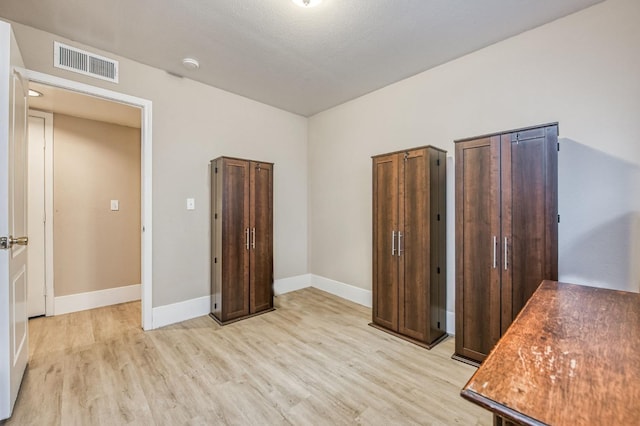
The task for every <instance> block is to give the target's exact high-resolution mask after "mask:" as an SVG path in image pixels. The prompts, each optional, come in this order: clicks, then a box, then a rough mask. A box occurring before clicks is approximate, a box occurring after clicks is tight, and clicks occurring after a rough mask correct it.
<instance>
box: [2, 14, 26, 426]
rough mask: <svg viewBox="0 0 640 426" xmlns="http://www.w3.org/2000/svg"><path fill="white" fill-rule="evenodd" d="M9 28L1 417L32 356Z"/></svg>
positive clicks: (22, 166) (19, 98) (5, 36)
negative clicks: (29, 357)
mask: <svg viewBox="0 0 640 426" xmlns="http://www.w3.org/2000/svg"><path fill="white" fill-rule="evenodd" d="M16 66H19V67H22V66H24V64H23V62H22V58H21V56H20V51H19V50H18V45H17V43H16V40H15V37H14V36H13V31H12V30H11V26H10V25H9V24H7V23H5V22H0V247H3V248H0V419H5V418H8V417H10V416H11V413H12V411H13V405H14V404H15V401H16V397H17V396H18V390H20V383H22V376H23V375H24V370H25V368H26V366H27V359H28V356H29V333H28V332H29V330H28V322H27V247H26V236H27V137H26V136H27V85H26V81H25V80H24V79H23V78H22V76H21V75H20V74H18V73H17V71H16V70H15V69H14V67H16Z"/></svg>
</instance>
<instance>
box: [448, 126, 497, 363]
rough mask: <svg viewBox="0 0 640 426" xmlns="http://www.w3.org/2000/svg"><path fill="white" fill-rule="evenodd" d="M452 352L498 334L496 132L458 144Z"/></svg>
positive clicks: (478, 355) (478, 347) (471, 350)
mask: <svg viewBox="0 0 640 426" xmlns="http://www.w3.org/2000/svg"><path fill="white" fill-rule="evenodd" d="M455 173H456V355H459V356H462V357H465V358H470V359H472V360H475V361H478V362H481V361H482V360H484V358H485V357H486V355H487V354H488V352H489V351H490V350H491V348H492V347H493V345H494V344H495V343H496V342H497V341H498V339H499V338H500V269H499V265H500V262H501V259H500V250H499V246H498V245H499V243H500V240H501V235H500V137H499V136H493V137H487V138H481V139H475V140H467V141H461V142H457V143H456V171H455Z"/></svg>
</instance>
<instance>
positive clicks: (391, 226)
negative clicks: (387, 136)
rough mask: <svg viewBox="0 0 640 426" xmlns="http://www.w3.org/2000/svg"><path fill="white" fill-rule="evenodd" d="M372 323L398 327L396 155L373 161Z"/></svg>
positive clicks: (393, 328)
mask: <svg viewBox="0 0 640 426" xmlns="http://www.w3.org/2000/svg"><path fill="white" fill-rule="evenodd" d="M373 188H374V190H373V247H374V249H373V276H374V277H373V287H374V288H373V295H374V298H375V300H374V301H373V322H374V323H376V324H378V325H381V326H383V327H387V328H390V329H392V330H397V328H398V257H397V249H398V247H397V245H396V243H397V230H398V157H397V156H396V155H389V156H385V157H379V158H376V159H375V160H374V164H373Z"/></svg>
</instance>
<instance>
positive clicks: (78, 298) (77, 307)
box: [53, 284, 141, 315]
mask: <svg viewBox="0 0 640 426" xmlns="http://www.w3.org/2000/svg"><path fill="white" fill-rule="evenodd" d="M140 295H141V286H140V284H133V285H127V286H123V287H115V288H108V289H106V290H97V291H89V292H86V293H78V294H70V295H68V296H58V297H54V302H53V304H54V306H53V313H54V315H63V314H68V313H71V312H78V311H86V310H87V309H95V308H101V307H103V306H109V305H116V304H118V303H125V302H131V301H133V300H140Z"/></svg>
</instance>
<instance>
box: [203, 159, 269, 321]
mask: <svg viewBox="0 0 640 426" xmlns="http://www.w3.org/2000/svg"><path fill="white" fill-rule="evenodd" d="M270 310H273V164H272V163H266V162H260V161H253V160H243V159H238V158H229V157H220V158H217V159H215V160H212V161H211V316H212V317H213V319H215V320H216V321H217V322H219V323H220V324H226V323H229V322H233V321H237V320H239V319H242V318H246V317H249V316H252V315H256V314H259V313H263V312H268V311H270Z"/></svg>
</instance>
